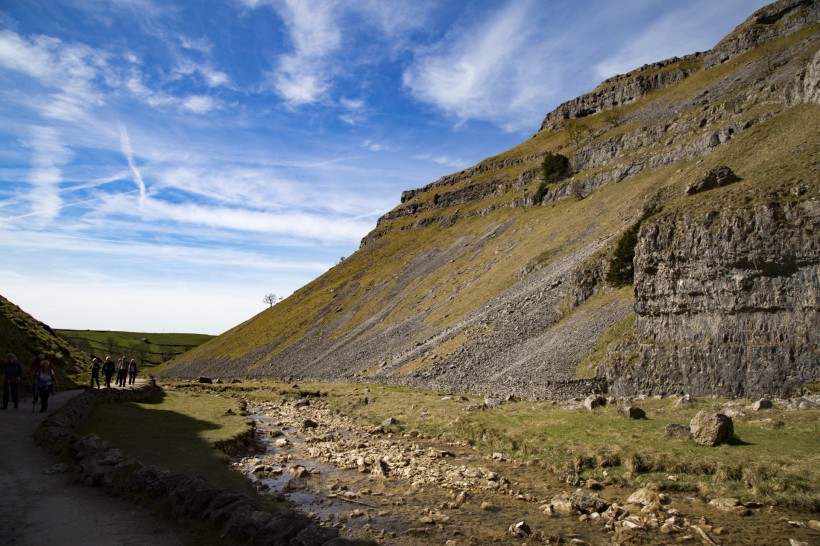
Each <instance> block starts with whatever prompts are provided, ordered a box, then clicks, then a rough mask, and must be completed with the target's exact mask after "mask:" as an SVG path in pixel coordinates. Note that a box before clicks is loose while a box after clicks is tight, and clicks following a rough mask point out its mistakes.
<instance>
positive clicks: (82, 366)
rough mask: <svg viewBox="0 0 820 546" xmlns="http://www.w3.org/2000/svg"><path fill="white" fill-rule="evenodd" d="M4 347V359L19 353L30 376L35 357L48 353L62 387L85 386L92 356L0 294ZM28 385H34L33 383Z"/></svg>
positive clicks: (0, 340)
mask: <svg viewBox="0 0 820 546" xmlns="http://www.w3.org/2000/svg"><path fill="white" fill-rule="evenodd" d="M0 350H2V355H0V356H2V358H4V359H5V356H6V353H14V354H15V355H17V358H18V360H19V361H20V364H22V366H23V370H24V371H25V372H26V375H27V377H28V370H29V366H30V365H31V362H32V360H33V359H34V357H35V356H36V355H38V354H44V355H45V357H46V358H47V359H48V360H50V361H51V363H52V365H53V366H54V370H55V371H56V372H57V382H58V385H59V386H60V388H71V387H75V386H77V385H84V384H85V383H86V382H87V380H88V377H87V376H88V372H87V370H88V366H89V364H90V359H89V358H88V357H87V356H86V355H84V354H82V353H81V352H80V351H79V350H78V349H77V348H75V347H74V346H73V345H71V344H70V343H68V342H66V341H65V340H64V339H62V338H61V337H60V336H59V335H57V333H56V332H55V331H54V330H53V329H51V327H49V326H48V325H47V324H43V323H42V322H40V321H38V320H37V319H35V318H34V317H32V316H31V315H29V314H28V313H26V312H25V311H23V310H22V309H20V307H18V306H17V305H14V304H13V303H11V302H10V301H9V300H7V299H6V298H4V297H3V296H0ZM26 388H30V384H28V385H27V386H26Z"/></svg>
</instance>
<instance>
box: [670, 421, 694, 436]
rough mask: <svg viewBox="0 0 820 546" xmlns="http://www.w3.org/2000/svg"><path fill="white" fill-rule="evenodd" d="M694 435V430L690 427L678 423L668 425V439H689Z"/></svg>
mask: <svg viewBox="0 0 820 546" xmlns="http://www.w3.org/2000/svg"><path fill="white" fill-rule="evenodd" d="M691 435H692V430H691V429H690V428H689V425H681V424H678V423H669V424H668V425H666V437H667V438H689V436H691Z"/></svg>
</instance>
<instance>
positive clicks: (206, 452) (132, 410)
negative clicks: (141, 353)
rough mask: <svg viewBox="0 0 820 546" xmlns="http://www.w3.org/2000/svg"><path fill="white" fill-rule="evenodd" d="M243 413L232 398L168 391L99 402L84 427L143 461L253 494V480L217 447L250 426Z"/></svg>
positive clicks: (85, 432) (201, 393)
mask: <svg viewBox="0 0 820 546" xmlns="http://www.w3.org/2000/svg"><path fill="white" fill-rule="evenodd" d="M228 410H231V413H227V412H228ZM239 414H240V407H239V401H238V400H236V399H234V398H229V397H222V396H216V395H214V394H212V393H207V392H178V391H174V390H170V391H166V392H165V393H164V394H163V395H160V396H157V397H155V398H153V399H151V400H149V401H148V402H141V403H137V402H119V403H111V404H98V405H97V406H96V407H95V408H94V411H93V413H92V415H91V417H90V418H89V419H88V420H87V421H86V422H85V424H84V425H83V427H82V431H81V432H82V433H83V434H87V433H91V432H93V433H96V434H98V435H99V436H101V437H103V438H106V439H107V440H109V441H110V442H111V444H112V445H113V446H115V447H117V448H120V449H122V450H123V451H125V452H126V453H128V454H129V455H131V456H133V457H136V458H137V459H138V460H139V461H141V462H142V463H143V464H153V465H158V466H161V467H164V468H167V469H169V470H171V471H172V472H179V473H183V474H186V475H189V476H197V475H201V476H203V477H205V478H206V479H207V480H208V481H210V482H211V483H213V484H214V485H217V486H220V487H224V488H226V489H234V490H239V491H244V492H246V493H251V492H252V491H251V488H250V485H249V482H248V481H247V480H246V479H244V478H243V477H242V476H240V475H239V474H237V473H235V472H233V471H231V470H230V469H229V468H228V467H227V462H228V458H227V456H226V455H225V454H224V453H222V452H221V451H219V450H218V449H217V448H215V447H214V443H215V442H218V441H224V440H228V439H231V438H233V437H236V436H238V435H240V434H241V433H243V432H245V431H247V430H248V428H249V426H250V424H249V420H248V419H247V418H246V417H242V416H241V415H239Z"/></svg>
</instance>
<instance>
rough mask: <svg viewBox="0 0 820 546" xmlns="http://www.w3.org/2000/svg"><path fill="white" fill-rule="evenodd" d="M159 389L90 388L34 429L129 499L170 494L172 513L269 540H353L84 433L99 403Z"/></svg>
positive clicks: (332, 543)
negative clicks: (145, 460) (150, 462)
mask: <svg viewBox="0 0 820 546" xmlns="http://www.w3.org/2000/svg"><path fill="white" fill-rule="evenodd" d="M158 389H159V387H157V386H156V385H145V386H142V387H138V388H135V389H128V390H125V389H123V390H119V389H117V390H109V389H106V390H94V389H87V390H86V391H85V392H84V393H83V394H80V395H79V396H76V397H74V398H73V399H71V400H69V401H68V402H66V403H65V404H64V405H63V406H62V407H61V408H60V409H58V410H56V411H55V412H54V413H52V414H51V415H49V416H48V417H47V418H46V420H45V421H43V423H42V424H41V425H40V427H39V428H38V429H37V431H36V432H35V440H36V441H37V443H38V444H40V445H41V446H43V447H44V448H47V449H49V450H50V451H52V452H60V453H63V452H68V453H70V454H71V455H72V457H73V458H74V460H75V461H76V471H77V473H78V474H79V476H80V479H81V480H82V481H83V483H85V484H86V485H93V486H102V487H105V488H106V489H107V490H108V491H109V492H111V493H114V494H120V495H123V496H125V497H127V498H129V499H138V498H140V497H146V498H148V499H160V498H161V499H167V501H168V502H169V505H170V509H171V511H172V513H173V515H175V516H177V517H187V518H191V519H194V520H200V521H207V522H208V523H210V524H211V526H212V527H213V528H214V529H215V530H216V532H217V533H218V534H219V535H220V536H229V537H231V538H233V539H236V540H239V541H242V542H251V543H253V544H268V545H274V544H275V545H292V546H321V545H324V546H343V545H346V544H350V543H349V541H346V540H344V539H341V538H338V536H337V535H338V530H337V529H335V528H328V527H321V526H319V525H317V524H316V523H314V522H313V521H312V520H311V519H310V518H308V517H307V516H306V515H304V514H301V513H298V512H296V511H294V510H290V509H287V508H284V509H282V510H279V511H277V512H275V513H269V512H265V511H262V510H259V508H258V507H257V505H256V504H255V503H254V501H253V500H252V499H251V498H249V497H248V496H246V495H241V494H237V493H234V492H231V491H228V490H225V489H221V488H218V487H215V486H213V485H211V484H210V483H209V482H208V481H207V480H205V479H204V478H202V477H193V478H192V477H190V476H186V475H184V474H172V473H171V472H170V471H168V470H166V469H163V468H160V467H157V466H152V465H147V466H146V465H143V464H142V463H141V462H139V461H138V460H136V459H135V458H133V457H130V456H128V454H126V453H124V452H123V451H122V450H120V449H117V448H115V447H112V446H110V445H109V443H108V441H106V440H105V439H103V438H100V437H99V436H97V435H96V434H86V435H83V436H80V435H79V430H80V427H81V426H82V423H83V422H84V421H85V420H86V419H87V418H88V417H89V415H91V412H92V411H93V410H94V407H95V406H96V405H97V404H99V403H110V402H121V401H141V400H147V399H148V398H150V397H151V396H152V395H153V394H155V393H156V391H157V390H158ZM250 437H251V438H253V431H251V436H250ZM247 441H248V435H247V434H242V435H240V437H239V438H237V440H236V441H235V442H227V443H225V444H224V445H222V446H221V448H222V449H229V448H231V447H241V446H246V445H247Z"/></svg>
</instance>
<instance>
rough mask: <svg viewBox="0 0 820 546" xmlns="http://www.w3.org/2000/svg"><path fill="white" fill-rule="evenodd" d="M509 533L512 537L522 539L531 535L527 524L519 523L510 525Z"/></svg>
mask: <svg viewBox="0 0 820 546" xmlns="http://www.w3.org/2000/svg"><path fill="white" fill-rule="evenodd" d="M509 533H510V534H511V535H513V536H516V537H520V538H524V537H528V536H530V535H531V534H532V529H530V526H529V525H527V522H525V521H519V522H518V523H514V524H513V525H510V529H509Z"/></svg>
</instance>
